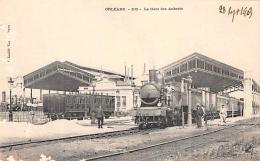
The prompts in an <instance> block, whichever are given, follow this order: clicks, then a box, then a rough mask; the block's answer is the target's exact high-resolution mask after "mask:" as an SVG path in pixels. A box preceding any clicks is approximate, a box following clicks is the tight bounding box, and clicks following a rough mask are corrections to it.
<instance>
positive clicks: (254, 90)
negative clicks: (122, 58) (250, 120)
mask: <svg viewBox="0 0 260 161" xmlns="http://www.w3.org/2000/svg"><path fill="white" fill-rule="evenodd" d="M160 71H161V72H162V73H163V74H164V76H165V81H166V82H172V81H178V82H180V81H181V80H182V79H183V78H187V77H188V76H191V77H192V87H193V88H206V89H207V90H208V92H210V93H219V92H221V93H223V94H229V93H231V92H234V91H238V90H240V91H244V98H243V99H244V115H245V116H251V115H252V114H256V110H254V109H256V108H257V109H259V105H260V86H259V85H258V84H257V83H256V81H254V80H253V79H252V78H251V77H249V76H246V77H245V72H244V71H243V70H241V69H238V68H235V67H232V66H230V65H227V64H225V63H222V62H220V61H217V60H215V59H212V58H209V57H207V56H205V55H202V54H199V53H193V54H191V55H188V56H187V57H184V58H182V59H180V60H178V61H175V62H173V63H171V64H169V65H166V66H164V67H162V68H161V69H160ZM204 94H205V91H204ZM205 95H206V94H205ZM206 97H207V96H204V98H206ZM202 102H203V101H202ZM257 112H258V111H257Z"/></svg>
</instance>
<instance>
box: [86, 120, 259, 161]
mask: <svg viewBox="0 0 260 161" xmlns="http://www.w3.org/2000/svg"><path fill="white" fill-rule="evenodd" d="M247 125H249V126H252V125H260V124H254V123H252V124H251V123H241V124H230V125H227V126H225V127H222V128H219V129H215V130H212V131H207V132H204V133H201V134H196V135H192V136H187V137H183V138H178V139H174V140H170V141H165V142H161V143H157V144H153V145H148V146H145V147H140V148H135V149H131V150H127V151H122V152H116V153H111V154H105V155H100V156H96V157H92V158H87V159H85V161H90V160H97V159H103V158H109V157H113V156H118V155H123V154H127V153H133V152H137V151H141V150H145V149H150V148H153V147H157V146H161V145H166V144H170V143H174V142H179V141H182V140H188V139H192V138H196V137H201V136H205V135H209V134H212V133H216V132H219V131H223V130H225V129H229V128H232V127H235V126H247Z"/></svg>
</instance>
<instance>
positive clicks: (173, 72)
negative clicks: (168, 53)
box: [172, 67, 180, 74]
mask: <svg viewBox="0 0 260 161" xmlns="http://www.w3.org/2000/svg"><path fill="white" fill-rule="evenodd" d="M179 69H180V68H179V67H177V68H174V69H173V70H172V74H177V73H179V72H180V71H179Z"/></svg>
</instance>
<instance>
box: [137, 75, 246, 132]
mask: <svg viewBox="0 0 260 161" xmlns="http://www.w3.org/2000/svg"><path fill="white" fill-rule="evenodd" d="M185 88H186V89H185ZM187 88H188V86H187V84H186V83H181V82H171V83H170V84H167V85H166V84H165V82H164V79H163V77H162V76H161V75H160V74H159V73H158V71H157V70H149V82H148V83H145V84H143V85H142V86H141V88H140V90H139V97H140V100H141V104H140V105H139V107H136V108H135V109H134V111H133V113H132V114H133V116H134V117H135V123H136V124H137V125H138V126H139V128H140V129H143V128H151V127H154V126H157V127H161V128H164V127H167V126H173V125H180V124H182V122H184V123H185V122H187V117H188V99H187V98H188V97H187V95H188V92H187ZM203 92H204V93H203ZM203 95H204V96H203ZM205 95H207V96H205ZM203 97H204V98H203ZM205 97H207V101H206V102H205V101H204V102H202V100H203V99H204V100H206V98H205ZM191 98H192V99H191V107H192V108H193V109H192V115H193V116H192V122H195V119H194V118H195V116H194V114H195V107H196V105H197V104H203V105H204V106H205V107H206V109H205V112H206V114H210V115H212V117H214V118H216V117H219V115H218V113H219V111H220V107H221V105H222V104H224V105H225V106H226V107H227V109H228V110H227V111H228V116H239V115H241V114H242V113H243V107H244V103H243V100H239V99H236V98H232V97H229V96H222V95H218V94H216V93H211V92H210V91H207V92H206V94H205V91H204V90H202V89H192V92H191Z"/></svg>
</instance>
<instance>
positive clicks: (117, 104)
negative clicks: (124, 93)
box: [116, 96, 121, 107]
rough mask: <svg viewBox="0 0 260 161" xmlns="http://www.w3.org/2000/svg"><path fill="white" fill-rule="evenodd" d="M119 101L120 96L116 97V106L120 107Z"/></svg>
mask: <svg viewBox="0 0 260 161" xmlns="http://www.w3.org/2000/svg"><path fill="white" fill-rule="evenodd" d="M120 105H121V101H120V96H116V106H117V107H120Z"/></svg>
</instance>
